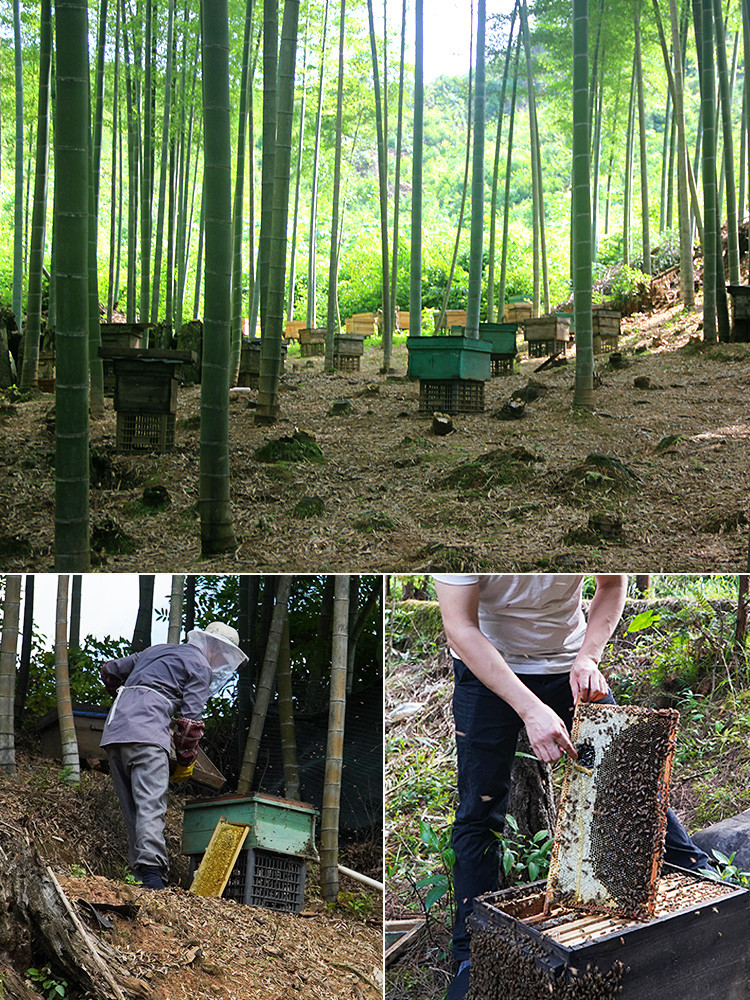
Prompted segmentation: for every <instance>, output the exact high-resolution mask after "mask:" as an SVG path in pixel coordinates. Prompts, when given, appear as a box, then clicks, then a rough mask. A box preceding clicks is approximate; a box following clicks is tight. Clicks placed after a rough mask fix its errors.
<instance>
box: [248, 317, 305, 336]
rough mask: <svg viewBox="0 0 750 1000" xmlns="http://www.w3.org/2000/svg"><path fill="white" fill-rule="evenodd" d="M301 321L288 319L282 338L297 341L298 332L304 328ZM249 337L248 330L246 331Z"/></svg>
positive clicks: (303, 323) (303, 322)
mask: <svg viewBox="0 0 750 1000" xmlns="http://www.w3.org/2000/svg"><path fill="white" fill-rule="evenodd" d="M306 325H307V324H306V322H305V320H303V319H288V320H287V321H286V324H285V325H284V337H285V339H286V340H299V332H300V330H303V329H304V328H305V326H306ZM248 336H249V330H248Z"/></svg>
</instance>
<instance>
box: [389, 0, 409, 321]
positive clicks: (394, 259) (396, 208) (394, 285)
mask: <svg viewBox="0 0 750 1000" xmlns="http://www.w3.org/2000/svg"><path fill="white" fill-rule="evenodd" d="M405 50H406V0H403V6H402V8H401V59H400V63H399V65H400V69H399V76H398V115H397V119H396V162H395V166H394V174H393V254H392V256H391V312H392V313H393V321H394V330H395V328H396V325H397V322H396V321H397V319H398V258H399V253H398V233H399V218H400V208H401V149H402V143H403V134H404V72H405V63H406V59H405V56H404V53H405Z"/></svg>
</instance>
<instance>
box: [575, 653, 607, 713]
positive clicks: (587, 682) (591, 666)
mask: <svg viewBox="0 0 750 1000" xmlns="http://www.w3.org/2000/svg"><path fill="white" fill-rule="evenodd" d="M570 689H571V691H572V692H573V701H575V702H576V703H577V702H579V701H600V700H601V699H602V698H606V697H607V695H608V694H609V687H608V685H607V682H606V680H605V679H604V674H603V673H602V672H601V670H600V669H599V666H598V664H597V662H596V660H594V659H593V658H592V657H583V658H580V657H579V658H578V659H577V660H576V662H575V663H574V664H573V668H572V670H571V671H570Z"/></svg>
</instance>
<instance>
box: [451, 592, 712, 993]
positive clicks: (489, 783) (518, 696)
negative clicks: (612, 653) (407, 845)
mask: <svg viewBox="0 0 750 1000" xmlns="http://www.w3.org/2000/svg"><path fill="white" fill-rule="evenodd" d="M595 579H596V591H595V593H594V597H593V598H592V600H591V604H590V606H589V612H588V618H586V617H585V616H584V613H583V607H582V600H581V598H582V590H583V576H582V575H574V574H562V573H560V574H554V573H551V574H543V573H537V574H528V575H523V574H519V575H514V574H498V575H486V576H473V575H469V574H440V575H435V577H434V580H435V590H436V592H437V597H438V601H439V603H440V612H441V614H442V618H443V626H444V629H445V634H446V637H447V639H448V643H449V645H450V648H451V653H452V654H453V668H454V678H455V684H454V689H453V717H454V720H455V725H456V750H457V764H458V798H459V804H458V808H457V810H456V816H455V821H454V824H453V848H454V851H455V854H456V862H455V865H454V867H453V879H454V889H455V899H456V921H455V924H454V927H453V957H454V959H455V960H456V962H457V972H456V976H455V978H454V979H453V982H452V983H451V984H450V986H449V988H448V992H447V993H446V1000H462V998H463V997H465V995H466V992H467V990H468V988H469V976H470V972H469V966H470V960H469V937H468V933H467V930H466V918H467V916H468V915H469V914H470V913H471V910H472V904H473V900H474V897H476V896H480V895H482V894H484V893H487V892H492V891H493V890H494V889H495V888H496V886H497V875H498V841H497V837H496V836H495V833H497V834H500V833H502V831H503V826H504V824H505V810H506V808H507V805H508V795H509V792H510V777H511V769H512V766H513V758H514V756H515V753H516V741H517V738H518V735H519V733H520V731H521V729H522V728H524V727H525V728H526V733H527V735H528V738H529V743H530V744H531V748H532V750H533V751H534V753H535V754H536V756H537V757H538V759H539V760H542V761H545V762H547V763H553V762H554V761H556V760H559V759H560V758H561V757H562V756H563V754H564V753H567V754H569V755H570V756H571V757H573V758H575V756H576V751H575V748H574V746H573V744H572V743H571V741H570V732H569V730H570V727H571V724H572V719H573V710H574V708H575V704H576V702H577V701H584V702H587V701H600V702H602V703H603V704H605V703H609V704H612V703H614V698H613V697H612V695H611V693H610V690H609V686H608V685H607V681H606V680H605V678H604V675H603V674H602V672H601V670H600V669H599V662H600V660H601V658H602V654H603V653H604V648H605V646H606V644H607V643H608V642H609V640H610V638H611V636H612V634H613V632H614V630H615V628H616V626H617V623H618V621H619V620H620V615H621V614H622V610H623V606H624V604H625V596H626V590H627V577H626V576H623V575H615V574H599V575H597V576H596V577H595ZM665 860H666V861H668V862H669V863H670V864H675V865H678V866H680V867H682V868H692V869H697V868H701V867H704V866H710V861H709V859H708V857H707V855H706V854H704V853H703V852H702V851H700V850H699V849H698V848H696V846H695V845H694V844H693V843H692V842H691V841H690V838H689V837H688V835H687V833H686V832H685V830H684V829H683V828H682V826H681V824H680V822H679V820H678V819H677V816H676V815H675V814H674V813H673V812H672V810H671V809H670V810H669V812H668V815H667V832H666V853H665Z"/></svg>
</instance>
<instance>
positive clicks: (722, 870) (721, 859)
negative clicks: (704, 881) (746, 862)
mask: <svg viewBox="0 0 750 1000" xmlns="http://www.w3.org/2000/svg"><path fill="white" fill-rule="evenodd" d="M711 853H712V854H713V856H714V860H715V861H716V862H717V864H716V871H717V872H718V874H719V878H721V879H723V880H724V881H725V882H734V883H735V885H740V886H742V887H743V888H744V889H750V872H745V871H742V869H741V868H739V866H738V865H736V864H735V863H734V859H735V855H736V854H737V852H736V851H735V852H734V853H732V854H730V855H729V857H727V855H726V854H724V853H723V852H722V851H719V850H717V849H716V848H713V850H712V851H711ZM703 873H704V874H705V875H713V874H714V873H713V872H712V871H709V870H707V869H704V870H703Z"/></svg>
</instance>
